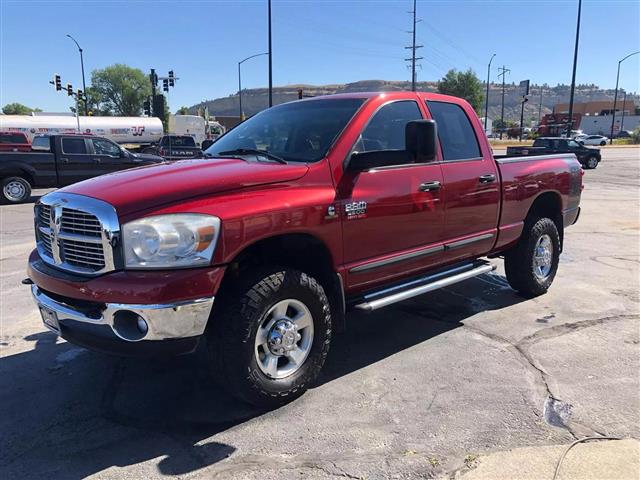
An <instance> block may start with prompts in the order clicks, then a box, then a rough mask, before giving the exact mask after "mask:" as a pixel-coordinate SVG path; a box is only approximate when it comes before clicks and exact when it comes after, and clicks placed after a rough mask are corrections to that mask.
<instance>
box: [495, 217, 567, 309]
mask: <svg viewBox="0 0 640 480" xmlns="http://www.w3.org/2000/svg"><path fill="white" fill-rule="evenodd" d="M545 234H546V235H549V237H550V238H551V244H552V245H553V253H552V264H551V271H550V272H549V274H548V275H547V276H546V278H544V279H543V280H542V279H540V278H538V277H537V276H536V275H535V274H534V267H533V255H534V250H535V247H536V244H537V242H538V240H539V239H540V237H542V236H543V235H545ZM559 260H560V235H559V234H558V229H557V227H556V224H555V223H554V221H553V220H551V219H550V218H546V217H543V218H534V219H530V220H529V219H528V220H527V221H525V225H524V230H523V232H522V237H521V238H520V240H519V242H518V244H517V245H516V246H515V247H514V248H512V249H511V250H509V251H508V252H507V253H506V254H505V257H504V267H505V271H506V273H507V281H508V282H509V285H511V288H513V289H514V290H516V291H517V292H518V293H520V294H521V295H522V296H524V297H527V298H533V297H537V296H539V295H542V294H544V293H546V292H547V290H548V289H549V287H550V286H551V284H552V283H553V279H554V277H555V276H556V272H557V270H558V262H559Z"/></svg>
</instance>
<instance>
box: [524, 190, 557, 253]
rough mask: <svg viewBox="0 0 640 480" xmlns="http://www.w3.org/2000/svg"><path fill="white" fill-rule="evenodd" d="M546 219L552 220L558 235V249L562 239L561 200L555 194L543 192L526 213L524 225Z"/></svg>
mask: <svg viewBox="0 0 640 480" xmlns="http://www.w3.org/2000/svg"><path fill="white" fill-rule="evenodd" d="M542 217H547V218H550V219H551V220H553V223H555V224H556V228H557V229H558V234H559V235H560V248H562V243H563V239H564V222H563V218H562V200H561V198H560V195H558V194H557V193H555V192H545V193H543V194H541V195H540V196H538V197H537V198H536V199H535V200H534V202H533V204H531V207H530V208H529V212H528V213H527V218H526V219H525V224H527V223H528V222H529V221H535V220H536V219H538V218H542Z"/></svg>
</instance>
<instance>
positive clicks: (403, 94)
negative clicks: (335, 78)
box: [298, 90, 464, 102]
mask: <svg viewBox="0 0 640 480" xmlns="http://www.w3.org/2000/svg"><path fill="white" fill-rule="evenodd" d="M379 95H384V96H387V97H389V98H390V99H399V98H410V97H414V98H415V96H420V97H424V98H426V99H427V100H434V101H437V100H441V101H442V100H446V101H448V102H451V101H452V100H457V101H460V102H464V100H463V99H462V98H458V97H452V96H451V95H443V94H440V93H432V92H411V91H406V90H403V91H392V92H348V93H335V94H332V95H319V96H317V97H308V98H303V99H301V100H298V101H299V102H308V101H314V100H321V99H327V98H367V99H369V98H374V97H377V96H379Z"/></svg>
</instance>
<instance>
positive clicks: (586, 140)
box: [576, 135, 609, 147]
mask: <svg viewBox="0 0 640 480" xmlns="http://www.w3.org/2000/svg"><path fill="white" fill-rule="evenodd" d="M576 140H578V141H579V142H580V143H582V144H583V145H600V146H601V147H603V146H605V145H606V144H607V142H608V141H609V139H608V138H607V137H605V136H603V135H586V136H584V137H580V138H579V139H576Z"/></svg>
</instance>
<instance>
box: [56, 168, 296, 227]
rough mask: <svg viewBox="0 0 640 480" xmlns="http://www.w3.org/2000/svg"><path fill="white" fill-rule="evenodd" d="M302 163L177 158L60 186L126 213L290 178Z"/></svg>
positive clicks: (67, 190)
mask: <svg viewBox="0 0 640 480" xmlns="http://www.w3.org/2000/svg"><path fill="white" fill-rule="evenodd" d="M307 171H308V167H307V166H306V164H288V165H282V164H279V163H256V162H246V161H244V160H240V159H237V158H214V159H206V160H202V159H200V160H181V161H177V162H171V163H161V164H158V165H150V166H147V167H139V168H132V169H129V170H124V171H121V172H117V173H112V174H109V175H103V176H101V177H95V178H92V179H89V180H85V181H84V182H80V183H76V184H74V185H71V186H69V187H65V188H64V189H63V190H62V191H64V192H69V193H76V194H78V195H86V196H88V197H93V198H97V199H99V200H103V201H105V202H107V203H110V204H111V205H113V206H114V207H115V208H116V210H117V212H118V214H120V215H127V214H129V213H132V212H135V211H139V210H145V209H147V208H153V207H156V206H160V205H166V204H169V203H173V202H177V201H180V200H184V199H187V198H193V197H198V196H201V195H212V194H216V193H220V192H227V191H232V190H238V189H241V188H247V187H255V186H257V185H266V184H270V183H279V182H286V181H291V180H296V179H298V178H300V177H302V176H303V175H304V174H305V173H307Z"/></svg>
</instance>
